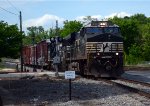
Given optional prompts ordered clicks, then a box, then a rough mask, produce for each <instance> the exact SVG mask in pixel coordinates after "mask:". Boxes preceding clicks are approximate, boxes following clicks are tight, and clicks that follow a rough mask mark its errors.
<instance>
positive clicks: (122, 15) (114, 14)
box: [104, 12, 131, 18]
mask: <svg viewBox="0 0 150 106" xmlns="http://www.w3.org/2000/svg"><path fill="white" fill-rule="evenodd" d="M114 16H117V17H120V18H123V17H125V16H131V14H129V13H126V12H120V13H112V14H110V15H108V16H105V17H104V18H113V17H114Z"/></svg>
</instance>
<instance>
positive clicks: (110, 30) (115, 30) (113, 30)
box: [104, 27, 119, 33]
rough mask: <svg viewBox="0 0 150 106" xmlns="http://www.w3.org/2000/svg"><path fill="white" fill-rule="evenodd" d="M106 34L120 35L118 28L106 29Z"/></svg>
mask: <svg viewBox="0 0 150 106" xmlns="http://www.w3.org/2000/svg"><path fill="white" fill-rule="evenodd" d="M104 31H105V33H119V28H118V27H106V28H104Z"/></svg>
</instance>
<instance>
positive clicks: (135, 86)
mask: <svg viewBox="0 0 150 106" xmlns="http://www.w3.org/2000/svg"><path fill="white" fill-rule="evenodd" d="M98 80H100V81H104V82H106V83H110V84H113V85H115V86H118V87H121V88H123V89H127V90H129V91H131V92H134V93H138V94H139V95H141V96H145V97H147V98H150V84H147V83H143V82H138V81H131V80H129V81H128V79H117V80H107V79H98ZM139 86H140V87H139Z"/></svg>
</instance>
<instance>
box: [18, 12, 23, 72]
mask: <svg viewBox="0 0 150 106" xmlns="http://www.w3.org/2000/svg"><path fill="white" fill-rule="evenodd" d="M19 20H20V34H21V45H20V50H21V51H20V52H21V72H23V51H22V47H23V41H22V38H23V37H22V14H21V11H20V12H19Z"/></svg>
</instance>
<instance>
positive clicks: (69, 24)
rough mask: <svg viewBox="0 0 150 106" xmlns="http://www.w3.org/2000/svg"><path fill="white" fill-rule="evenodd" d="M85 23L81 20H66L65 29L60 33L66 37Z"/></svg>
mask: <svg viewBox="0 0 150 106" xmlns="http://www.w3.org/2000/svg"><path fill="white" fill-rule="evenodd" d="M82 26H83V24H82V23H81V22H79V21H76V20H75V21H65V22H64V26H63V29H62V30H61V32H60V34H61V36H62V37H65V36H67V35H69V34H70V33H73V32H78V31H79V30H80V29H81V27H82Z"/></svg>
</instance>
